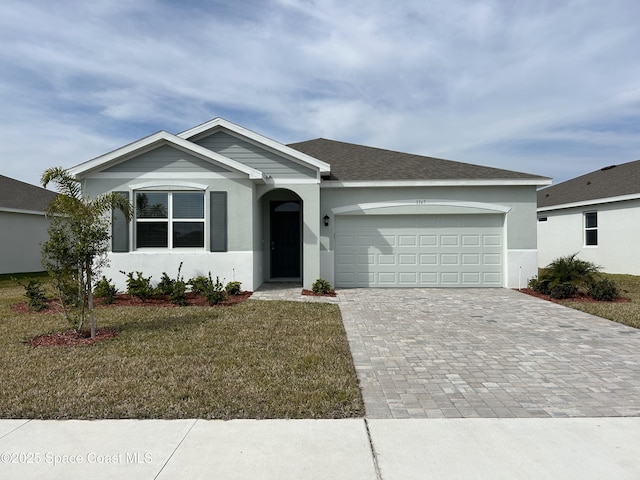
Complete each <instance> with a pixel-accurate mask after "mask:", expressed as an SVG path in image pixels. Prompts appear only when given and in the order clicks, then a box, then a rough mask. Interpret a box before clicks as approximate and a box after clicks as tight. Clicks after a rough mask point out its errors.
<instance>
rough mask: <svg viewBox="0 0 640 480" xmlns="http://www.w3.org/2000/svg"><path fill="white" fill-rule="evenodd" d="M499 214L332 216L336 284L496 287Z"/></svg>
mask: <svg viewBox="0 0 640 480" xmlns="http://www.w3.org/2000/svg"><path fill="white" fill-rule="evenodd" d="M502 228H503V218H502V216H501V215H423V216H419V215H396V216H390V215H362V216H349V217H348V218H347V217H340V216H338V217H336V243H335V245H336V247H335V248H336V255H335V259H336V260H335V272H336V277H335V278H336V285H337V286H339V287H366V286H389V287H390V286H400V287H401V286H406V287H410V286H413V287H416V286H426V287H437V286H444V287H455V286H461V287H464V286H467V287H479V286H492V287H501V286H502V283H503V265H502V258H503V252H502Z"/></svg>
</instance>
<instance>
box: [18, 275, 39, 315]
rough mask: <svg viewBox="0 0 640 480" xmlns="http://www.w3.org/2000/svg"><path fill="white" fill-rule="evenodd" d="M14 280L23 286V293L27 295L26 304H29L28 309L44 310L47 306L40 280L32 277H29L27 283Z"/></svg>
mask: <svg viewBox="0 0 640 480" xmlns="http://www.w3.org/2000/svg"><path fill="white" fill-rule="evenodd" d="M14 281H16V282H17V283H19V284H20V285H22V287H23V288H24V294H25V295H26V297H27V305H28V306H29V310H33V311H34V312H39V311H40V310H44V309H45V308H47V297H46V295H45V294H44V288H43V287H42V282H40V281H39V280H34V279H33V278H30V279H29V281H28V282H27V283H21V282H19V281H18V280H15V279H14Z"/></svg>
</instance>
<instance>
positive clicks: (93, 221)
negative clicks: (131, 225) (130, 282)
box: [40, 167, 133, 338]
mask: <svg viewBox="0 0 640 480" xmlns="http://www.w3.org/2000/svg"><path fill="white" fill-rule="evenodd" d="M40 181H41V183H42V186H43V187H46V186H47V185H48V184H49V183H54V184H55V185H56V186H57V189H58V192H59V193H60V195H58V196H57V197H56V198H55V199H54V200H53V201H52V202H51V203H50V204H49V207H48V210H47V214H48V215H49V216H50V217H51V219H52V220H51V225H50V227H49V230H48V232H49V240H48V241H47V242H45V243H44V244H43V246H42V263H43V266H44V267H45V268H46V270H47V271H48V272H49V274H50V275H51V276H52V277H53V279H54V283H55V285H56V288H57V290H58V294H59V297H60V300H61V303H62V307H63V310H64V314H65V316H66V317H67V319H68V320H70V321H71V322H72V323H73V325H74V328H75V329H76V330H80V329H82V326H83V324H84V321H85V318H86V313H87V311H88V313H89V322H90V326H91V338H94V337H95V335H96V325H95V317H94V314H93V288H92V282H93V279H94V278H96V275H97V273H98V271H99V269H100V268H101V267H102V266H104V263H105V262H106V253H107V251H108V248H109V246H108V240H109V238H110V228H109V218H108V213H110V212H111V211H112V210H114V209H117V210H120V211H122V213H123V214H124V216H125V218H126V219H127V221H129V220H130V219H131V217H132V215H133V207H132V205H131V204H130V203H129V201H128V199H126V198H125V197H123V196H122V195H118V194H117V193H113V192H112V193H106V194H103V195H100V196H98V197H96V198H93V199H91V198H88V197H85V196H83V195H82V188H81V185H80V182H79V181H78V180H76V179H75V178H74V177H73V176H72V175H71V174H70V173H69V172H68V171H67V170H65V169H63V168H60V167H55V168H49V169H47V170H45V171H44V173H43V174H42V178H41V180H40ZM71 292H73V293H71ZM70 302H71V303H75V304H76V305H77V306H78V307H79V309H80V315H79V318H78V319H77V320H75V321H74V320H72V319H71V316H70V313H69V310H68V306H69V303H70Z"/></svg>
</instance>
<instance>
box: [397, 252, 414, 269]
mask: <svg viewBox="0 0 640 480" xmlns="http://www.w3.org/2000/svg"><path fill="white" fill-rule="evenodd" d="M398 265H414V266H415V265H418V256H417V255H416V254H414V253H412V254H406V253H401V254H400V255H398Z"/></svg>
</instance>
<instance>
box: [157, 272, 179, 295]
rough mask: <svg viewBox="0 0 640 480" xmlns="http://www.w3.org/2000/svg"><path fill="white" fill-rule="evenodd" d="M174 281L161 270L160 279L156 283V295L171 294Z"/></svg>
mask: <svg viewBox="0 0 640 480" xmlns="http://www.w3.org/2000/svg"><path fill="white" fill-rule="evenodd" d="M175 283H176V281H175V280H174V279H172V278H171V277H170V276H169V275H167V273H166V272H162V277H160V281H159V282H158V285H156V293H157V294H158V295H171V292H173V287H174V285H175Z"/></svg>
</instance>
